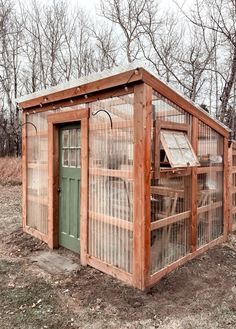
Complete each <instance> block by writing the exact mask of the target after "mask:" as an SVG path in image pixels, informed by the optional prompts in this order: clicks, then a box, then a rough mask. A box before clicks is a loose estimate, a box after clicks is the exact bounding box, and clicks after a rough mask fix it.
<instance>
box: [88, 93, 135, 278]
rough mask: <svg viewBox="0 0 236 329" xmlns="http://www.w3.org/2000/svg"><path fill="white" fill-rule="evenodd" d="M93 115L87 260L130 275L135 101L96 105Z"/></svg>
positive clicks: (118, 99) (117, 99) (114, 100)
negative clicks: (114, 267) (94, 260)
mask: <svg viewBox="0 0 236 329" xmlns="http://www.w3.org/2000/svg"><path fill="white" fill-rule="evenodd" d="M100 110H106V111H107V113H106V112H104V111H100ZM90 111H91V112H90V113H91V115H90V124H89V254H90V255H92V256H94V257H96V258H98V259H100V260H102V261H104V262H106V263H109V264H112V265H114V266H116V267H118V268H121V269H123V270H125V271H127V272H130V273H131V272H132V263H133V261H132V257H133V96H130V95H129V96H123V97H114V98H112V99H107V100H103V101H98V102H95V103H92V104H90ZM98 111H100V112H98Z"/></svg>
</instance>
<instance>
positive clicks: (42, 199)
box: [28, 193, 48, 206]
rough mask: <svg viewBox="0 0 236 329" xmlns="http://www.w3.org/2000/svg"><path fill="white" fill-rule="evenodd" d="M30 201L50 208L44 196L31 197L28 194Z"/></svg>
mask: <svg viewBox="0 0 236 329" xmlns="http://www.w3.org/2000/svg"><path fill="white" fill-rule="evenodd" d="M28 201H31V202H34V203H37V204H41V205H44V206H48V198H47V197H45V196H42V195H30V194H29V193H28Z"/></svg>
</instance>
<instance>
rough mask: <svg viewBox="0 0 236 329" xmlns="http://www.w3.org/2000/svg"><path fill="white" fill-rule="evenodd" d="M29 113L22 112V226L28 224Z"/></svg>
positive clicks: (24, 227) (24, 226)
mask: <svg viewBox="0 0 236 329" xmlns="http://www.w3.org/2000/svg"><path fill="white" fill-rule="evenodd" d="M26 121H27V114H26V113H25V112H23V113H22V199H23V200H22V227H23V230H25V229H26V225H27V185H28V184H27V127H26V124H25V123H26Z"/></svg>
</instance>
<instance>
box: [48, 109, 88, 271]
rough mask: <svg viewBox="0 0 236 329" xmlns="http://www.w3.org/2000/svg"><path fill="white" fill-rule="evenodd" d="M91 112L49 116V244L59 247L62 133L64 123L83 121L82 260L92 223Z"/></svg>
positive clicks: (84, 256) (84, 258)
mask: <svg viewBox="0 0 236 329" xmlns="http://www.w3.org/2000/svg"><path fill="white" fill-rule="evenodd" d="M88 116H89V109H80V110H75V111H69V112H62V113H56V114H52V115H49V116H48V137H49V147H48V150H49V151H48V159H49V161H48V165H49V167H48V169H49V178H48V182H49V184H48V197H49V198H48V245H49V246H50V247H51V248H57V247H58V234H59V232H58V218H59V200H58V181H59V137H58V131H59V127H60V125H61V124H66V123H73V122H78V121H80V122H81V145H82V148H81V191H80V193H81V199H80V200H81V209H80V260H81V264H82V265H86V264H87V226H88Z"/></svg>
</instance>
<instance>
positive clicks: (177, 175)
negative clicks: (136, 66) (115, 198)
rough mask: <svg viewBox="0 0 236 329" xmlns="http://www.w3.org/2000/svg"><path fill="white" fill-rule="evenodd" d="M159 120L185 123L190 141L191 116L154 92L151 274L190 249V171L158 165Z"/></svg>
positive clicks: (159, 146) (159, 150)
mask: <svg viewBox="0 0 236 329" xmlns="http://www.w3.org/2000/svg"><path fill="white" fill-rule="evenodd" d="M160 122H162V124H163V125H164V124H165V122H166V123H167V124H169V123H175V124H176V125H178V124H186V125H187V126H188V127H189V128H190V129H189V131H188V137H189V139H190V140H191V122H192V117H191V115H189V114H188V113H186V112H185V111H184V110H182V109H180V108H179V107H177V106H176V105H175V104H173V103H171V102H170V101H167V100H166V99H164V98H163V97H162V96H161V95H159V94H158V93H156V92H155V93H154V94H153V130H152V179H151V274H153V273H155V272H157V271H159V270H161V269H162V268H164V267H166V266H167V265H169V264H171V263H173V262H174V261H176V260H178V259H180V258H181V257H183V256H185V255H186V254H188V253H189V252H190V213H191V212H190V210H191V199H190V197H191V179H190V178H191V177H190V171H186V170H182V171H181V170H180V171H179V172H178V170H177V171H176V172H172V171H171V168H160V164H159V165H157V161H156V159H155V157H156V156H157V153H158V152H159V156H160V158H161V157H162V156H161V148H162V147H161V144H159V145H155V134H156V133H158V132H157V130H156V127H157V125H158V124H159V123H160ZM154 177H155V178H154ZM156 177H158V178H156ZM170 223H171V224H170Z"/></svg>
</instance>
